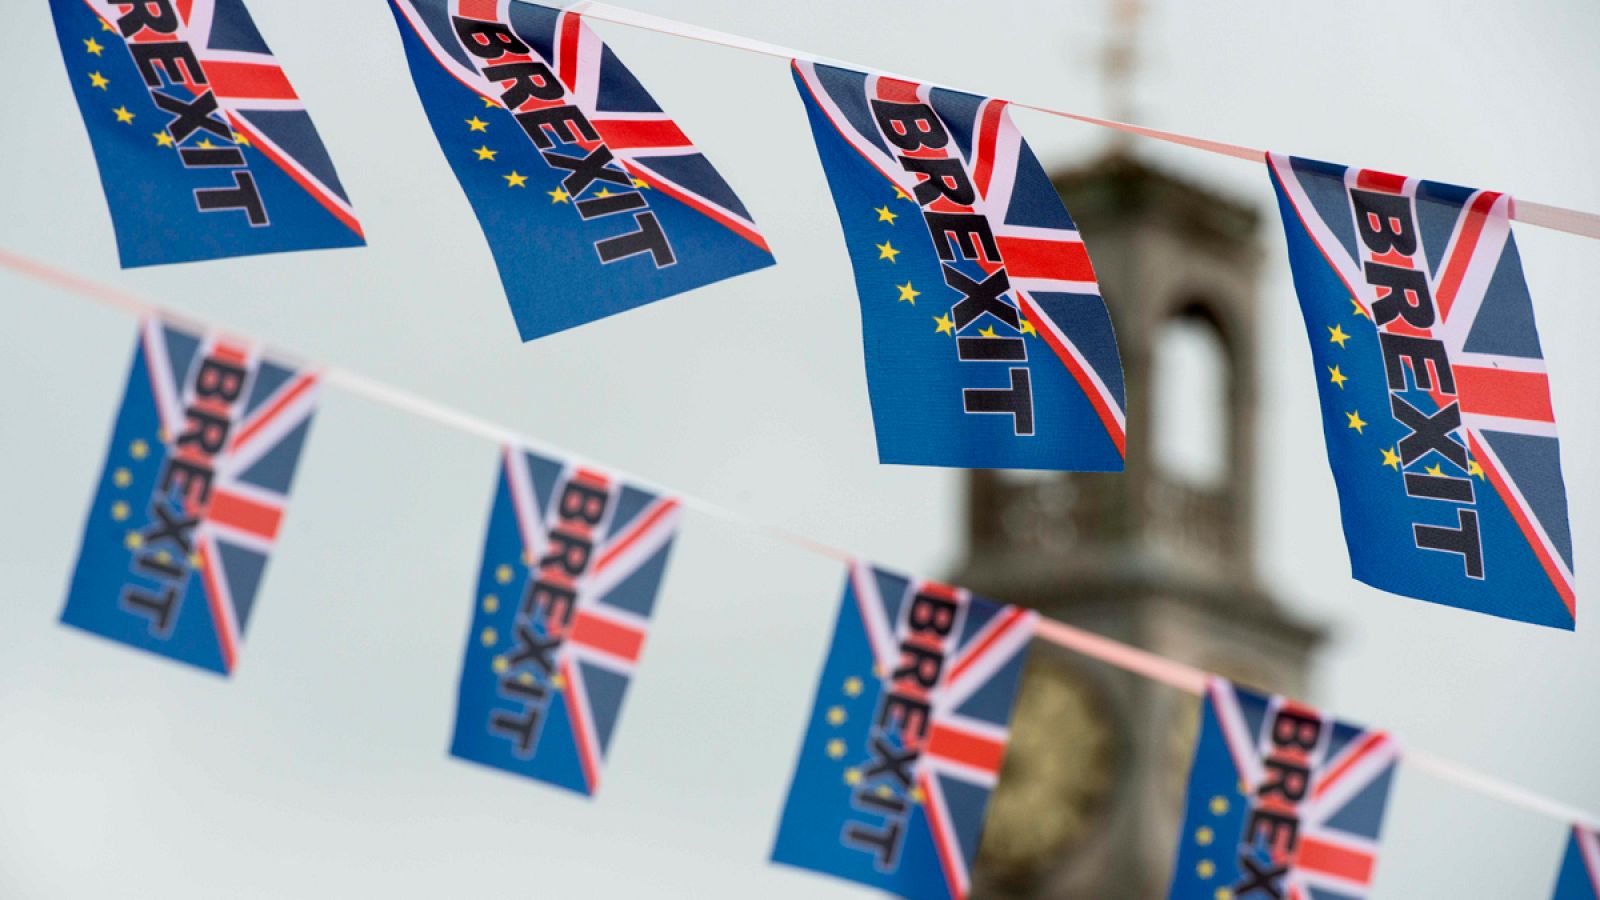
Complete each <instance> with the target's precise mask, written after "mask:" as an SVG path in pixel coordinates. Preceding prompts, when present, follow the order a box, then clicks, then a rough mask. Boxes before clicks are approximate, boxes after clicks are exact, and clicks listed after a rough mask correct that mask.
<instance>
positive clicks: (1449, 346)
mask: <svg viewBox="0 0 1600 900" xmlns="http://www.w3.org/2000/svg"><path fill="white" fill-rule="evenodd" d="M1269 163H1270V170H1271V175H1272V182H1273V186H1274V188H1275V189H1276V191H1277V195H1278V201H1279V207H1280V209H1281V211H1282V213H1283V224H1284V230H1285V233H1286V234H1287V236H1288V242H1289V258H1290V262H1291V264H1292V266H1293V269H1294V277H1295V286H1296V289H1297V292H1298V293H1299V295H1300V304H1301V310H1302V312H1303V313H1304V315H1305V320H1306V328H1307V330H1308V331H1309V333H1310V338H1311V347H1312V355H1313V356H1314V357H1315V358H1316V363H1317V373H1318V382H1319V383H1320V387H1321V400H1322V408H1323V429H1324V436H1325V438H1326V440H1327V446H1328V457H1329V461H1330V463H1331V464H1332V467H1333V471H1334V476H1335V481H1336V483H1337V485H1338V488H1339V500H1340V508H1341V514H1342V516H1343V519H1344V531H1345V539H1346V543H1347V545H1348V546H1349V550H1350V558H1351V565H1352V568H1353V570H1354V574H1355V577H1356V578H1357V579H1359V580H1361V581H1363V582H1366V583H1367V584H1370V585H1372V586H1374V587H1378V588H1381V589H1383V590H1387V591H1391V592H1394V593H1398V594H1403V595H1406V596H1410V597H1416V598H1419V599H1423V600H1430V601H1433V602H1436V603H1443V604H1447V605H1450V606H1458V607H1462V608H1466V609H1473V610H1477V611H1479V612H1486V613H1490V614H1492V615H1497V616H1504V617H1507V618H1512V619H1519V620H1522V621H1526V622H1534V623H1537V624H1541V625H1548V626H1553V627H1558V628H1566V629H1571V628H1573V627H1574V623H1575V612H1576V596H1575V590H1574V582H1573V558H1572V535H1571V531H1570V530H1569V527H1568V520H1567V499H1566V488H1565V486H1564V482H1563V480H1562V475H1561V457H1560V445H1559V442H1558V441H1557V438H1556V422H1555V411H1554V409H1553V408H1552V406H1551V403H1550V388H1549V376H1548V374H1547V372H1546V368H1545V361H1544V357H1543V354H1542V353H1541V351H1540V348H1539V333H1538V330H1537V328H1536V327H1535V324H1534V316H1533V300H1532V297H1531V296H1530V294H1529V291H1528V285H1527V282H1526V281H1525V280H1524V278H1523V274H1522V262H1521V258H1520V256H1519V255H1518V253H1517V245H1516V241H1515V239H1514V238H1513V236H1512V234H1511V222H1510V211H1511V205H1512V200H1511V198H1510V197H1508V196H1506V195H1504V194H1498V193H1494V192H1493V191H1481V190H1475V189H1471V188H1463V187H1456V186H1454V185H1448V184H1441V183H1438V182H1432V181H1422V180H1419V179H1416V178H1405V177H1400V176H1396V175H1388V174H1385V173H1381V172H1374V171H1370V170H1363V169H1355V168H1351V167H1347V166H1339V165H1333V164H1329V163H1321V162H1316V161H1312V160H1306V159H1299V158H1296V157H1288V156H1281V155H1276V154H1274V155H1271V156H1270V157H1269Z"/></svg>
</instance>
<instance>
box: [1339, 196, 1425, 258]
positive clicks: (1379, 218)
mask: <svg viewBox="0 0 1600 900" xmlns="http://www.w3.org/2000/svg"><path fill="white" fill-rule="evenodd" d="M1350 202H1351V203H1353V204H1355V208H1356V231H1357V232H1358V233H1360V235H1361V242H1362V243H1363V244H1366V245H1367V249H1368V250H1371V251H1372V252H1373V253H1388V252H1390V251H1391V250H1392V251H1394V252H1396V253H1399V254H1400V255H1401V256H1411V255H1413V254H1415V253H1416V252H1417V230H1416V226H1415V224H1414V223H1413V222H1412V220H1411V201H1410V200H1408V199H1407V198H1405V197H1402V196H1400V195H1399V194H1382V193H1378V192H1377V191H1359V190H1358V191H1351V192H1350Z"/></svg>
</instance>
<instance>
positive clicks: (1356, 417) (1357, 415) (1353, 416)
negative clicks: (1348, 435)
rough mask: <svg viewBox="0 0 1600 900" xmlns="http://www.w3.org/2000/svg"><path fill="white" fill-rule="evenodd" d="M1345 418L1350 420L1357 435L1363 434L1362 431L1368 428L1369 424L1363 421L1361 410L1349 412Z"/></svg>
mask: <svg viewBox="0 0 1600 900" xmlns="http://www.w3.org/2000/svg"><path fill="white" fill-rule="evenodd" d="M1344 417H1345V418H1346V419H1349V420H1350V427H1351V428H1354V429H1355V430H1356V434H1361V433H1362V432H1361V429H1363V428H1365V427H1367V423H1365V422H1363V421H1361V411H1360V410H1356V411H1355V412H1347V413H1345V414H1344Z"/></svg>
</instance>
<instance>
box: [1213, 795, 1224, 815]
mask: <svg viewBox="0 0 1600 900" xmlns="http://www.w3.org/2000/svg"><path fill="white" fill-rule="evenodd" d="M1227 812H1228V798H1227V797H1224V796H1222V795H1221V794H1218V795H1217V796H1215V797H1212V798H1211V814H1212V815H1213V816H1221V815H1226V814H1227Z"/></svg>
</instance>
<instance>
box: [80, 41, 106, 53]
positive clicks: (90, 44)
mask: <svg viewBox="0 0 1600 900" xmlns="http://www.w3.org/2000/svg"><path fill="white" fill-rule="evenodd" d="M83 49H85V50H87V51H89V52H90V53H93V54H94V55H95V56H99V55H100V51H101V50H104V49H105V48H104V47H102V46H100V42H99V41H97V40H95V39H94V38H88V39H87V40H85V41H84V42H83Z"/></svg>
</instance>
